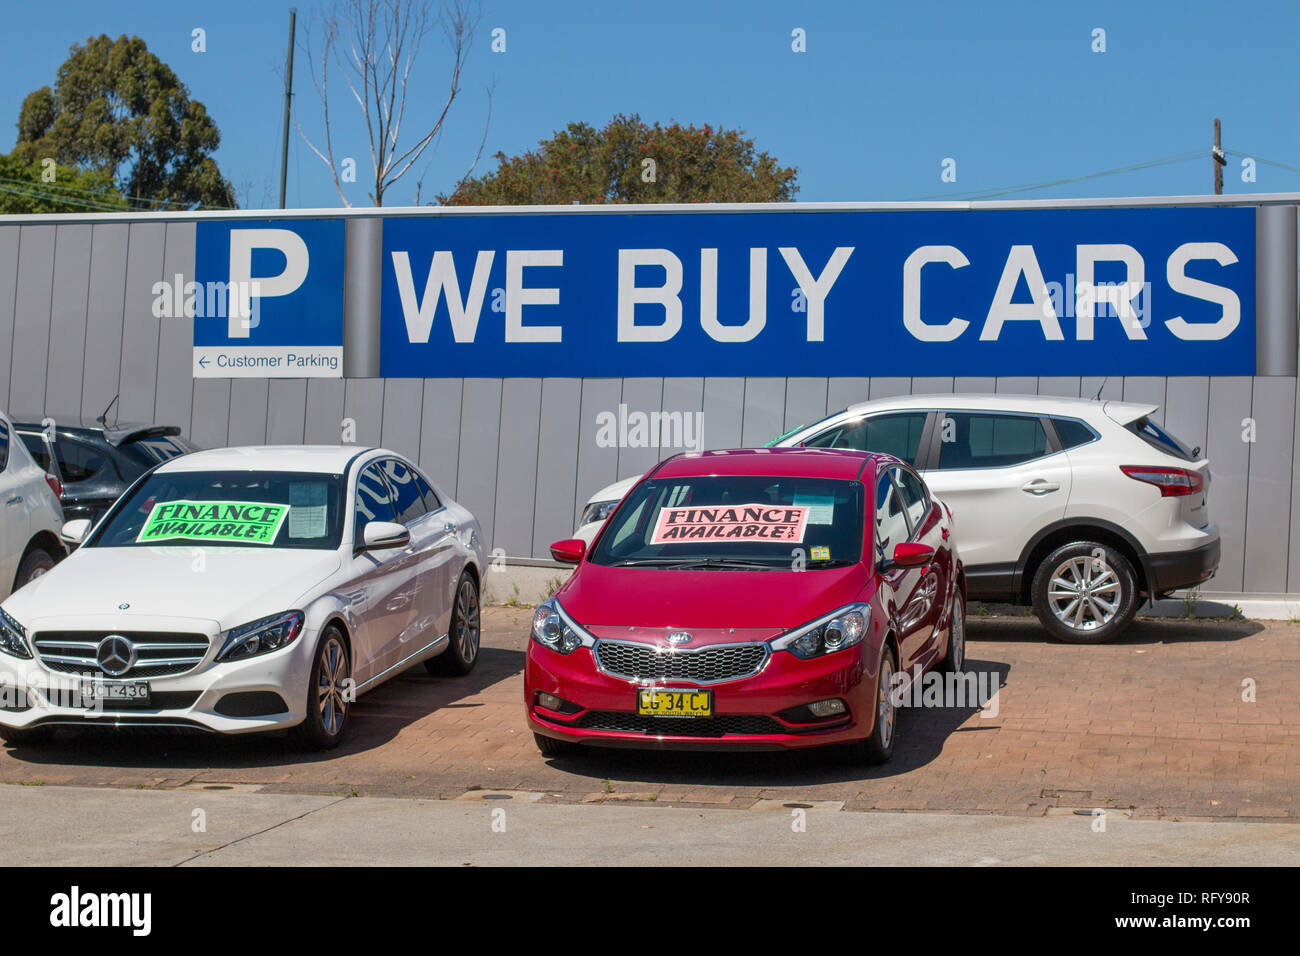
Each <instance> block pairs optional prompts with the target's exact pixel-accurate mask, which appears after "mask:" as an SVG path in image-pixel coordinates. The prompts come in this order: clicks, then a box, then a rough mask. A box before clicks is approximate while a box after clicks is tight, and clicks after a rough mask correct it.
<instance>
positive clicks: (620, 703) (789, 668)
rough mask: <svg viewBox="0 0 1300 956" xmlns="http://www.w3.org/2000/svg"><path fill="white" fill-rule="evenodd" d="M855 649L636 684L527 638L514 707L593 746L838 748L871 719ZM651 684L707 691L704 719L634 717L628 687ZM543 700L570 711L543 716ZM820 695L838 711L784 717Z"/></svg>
mask: <svg viewBox="0 0 1300 956" xmlns="http://www.w3.org/2000/svg"><path fill="white" fill-rule="evenodd" d="M867 650H868V649H867V646H866V645H865V644H859V645H857V646H855V647H852V648H849V649H847V650H843V651H839V652H838V653H835V654H830V655H827V656H826V657H821V658H816V659H814V660H809V661H804V660H800V659H799V658H797V657H795V656H794V655H793V654H791V653H789V652H788V651H777V652H775V653H773V654H772V655H771V656H770V657H769V658H768V659H767V662H766V664H765V665H764V666H763V667H762V668H761V669H760V670H759V672H758V673H757V674H754V675H752V676H749V677H743V678H739V679H736V680H729V681H724V682H721V683H713V684H706V683H695V682H692V681H688V680H670V681H662V682H655V683H653V684H651V683H649V682H645V683H642V682H638V681H633V680H628V679H625V678H622V677H614V676H612V675H610V674H606V673H604V672H603V671H601V670H600V669H599V668H598V667H597V665H596V659H595V656H594V655H593V653H592V651H591V650H589V649H588V648H585V647H580V648H578V649H577V650H575V651H574V652H573V653H572V654H569V655H563V654H559V653H557V652H555V651H552V650H550V649H549V648H545V647H542V646H541V645H539V644H538V643H537V642H536V641H534V640H531V639H530V640H529V641H528V657H527V662H526V664H525V669H524V704H525V711H526V714H527V719H528V726H529V727H530V728H531V729H532V730H533V731H534V732H535V733H538V734H541V735H543V736H546V737H553V738H555V739H558V740H564V741H569V742H571V743H578V744H586V745H589V746H598V747H637V748H650V749H681V750H787V749H798V748H806V747H820V746H827V745H830V744H840V743H847V742H851V741H856V740H861V739H863V738H864V737H867V736H868V735H869V734H870V733H871V731H872V728H873V725H874V720H875V708H874V706H873V703H874V701H875V678H876V674H875V670H876V664H875V662H874V659H872V664H871V666H870V668H867V667H865V666H864V662H865V661H866V660H868V659H870V658H869V657H868V653H867ZM645 686H656V687H663V688H673V689H691V690H696V689H704V690H711V691H713V716H711V717H684V718H665V717H647V716H638V715H637V714H636V698H637V689H638V688H639V687H645ZM541 693H548V694H553V695H554V696H556V697H559V698H561V699H562V700H564V701H568V702H570V703H571V704H572V705H574V707H575V708H576V709H572V710H569V711H568V712H563V713H562V712H559V711H554V710H548V709H547V708H544V707H542V706H541V705H540V704H539V703H538V702H537V698H538V695H539V694H541ZM827 698H840V699H842V700H843V701H844V702H845V703H846V704H847V706H848V713H847V714H845V715H840V716H836V717H831V718H826V719H822V720H817V719H814V718H812V717H811V715H810V714H809V715H803V717H804V719H795V718H793V717H792V715H791V714H789V713H788V712H789V711H791V710H792V709H798V708H800V707H801V706H802V705H806V704H810V703H813V702H815V701H819V700H824V699H827Z"/></svg>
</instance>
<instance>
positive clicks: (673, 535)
mask: <svg viewBox="0 0 1300 956" xmlns="http://www.w3.org/2000/svg"><path fill="white" fill-rule="evenodd" d="M807 523H808V509H807V508H801V507H791V506H789V505H770V504H751V505H718V506H716V507H700V508H664V509H663V510H662V511H660V512H659V521H658V522H657V523H656V524H655V533H654V537H653V538H651V539H650V543H651V544H689V543H691V542H693V541H704V540H708V541H717V540H724V541H725V540H730V541H781V542H786V541H792V542H795V543H796V544H797V543H799V542H801V541H803V532H804V526H805V525H806V524H807Z"/></svg>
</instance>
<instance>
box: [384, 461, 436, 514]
mask: <svg viewBox="0 0 1300 956" xmlns="http://www.w3.org/2000/svg"><path fill="white" fill-rule="evenodd" d="M381 467H382V468H383V470H384V474H385V475H386V476H387V477H388V484H389V487H390V488H392V490H393V497H394V502H393V503H394V505H395V506H396V508H397V520H398V521H399V522H401V523H402V524H410V523H411V522H412V521H415V520H417V519H419V518H423V517H424V516H425V514H426V513H427V510H428V509H426V508H425V506H424V495H423V493H422V492H421V491H420V485H419V482H417V481H416V476H415V472H414V471H412V470H411V467H410V466H409V465H408V464H406V462H404V461H399V460H398V459H396V458H386V459H384V461H383V464H382V465H381Z"/></svg>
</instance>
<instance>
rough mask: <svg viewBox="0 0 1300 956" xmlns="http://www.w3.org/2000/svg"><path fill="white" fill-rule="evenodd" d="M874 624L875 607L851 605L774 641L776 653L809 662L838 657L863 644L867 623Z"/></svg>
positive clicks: (773, 647)
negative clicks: (824, 657)
mask: <svg viewBox="0 0 1300 956" xmlns="http://www.w3.org/2000/svg"><path fill="white" fill-rule="evenodd" d="M869 620H871V607H870V606H869V605H867V604H848V605H846V606H844V607H842V608H840V609H839V610H838V611H832V612H831V613H830V614H828V615H826V616H825V617H820V618H818V619H817V620H815V621H813V622H812V623H811V624H805V625H803V626H802V627H797V628H795V629H794V630H793V631H790V632H789V633H788V634H782V635H781V636H780V637H778V638H776V640H774V641H772V650H774V651H789V652H790V653H791V654H793V655H794V656H795V657H798V658H802V659H803V660H808V659H809V658H813V657H820V656H822V655H823V654H834V653H835V652H836V651H842V650H844V649H845V648H846V647H852V646H853V645H854V644H859V643H861V642H862V639H863V638H864V637H866V635H867V622H868V621H869Z"/></svg>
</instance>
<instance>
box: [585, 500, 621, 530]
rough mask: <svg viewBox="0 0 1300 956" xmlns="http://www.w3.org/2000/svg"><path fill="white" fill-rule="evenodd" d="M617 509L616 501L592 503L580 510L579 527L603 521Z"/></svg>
mask: <svg viewBox="0 0 1300 956" xmlns="http://www.w3.org/2000/svg"><path fill="white" fill-rule="evenodd" d="M617 507H618V501H617V500H615V501H593V502H592V503H591V504H589V505H587V507H586V508H584V509H582V520H581V521H580V522H578V524H579V525H584V524H591V523H592V522H593V521H604V520H605V519H606V518H608V517H609V516H610V515H612V514H613V513H614V509H615V508H617Z"/></svg>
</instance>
